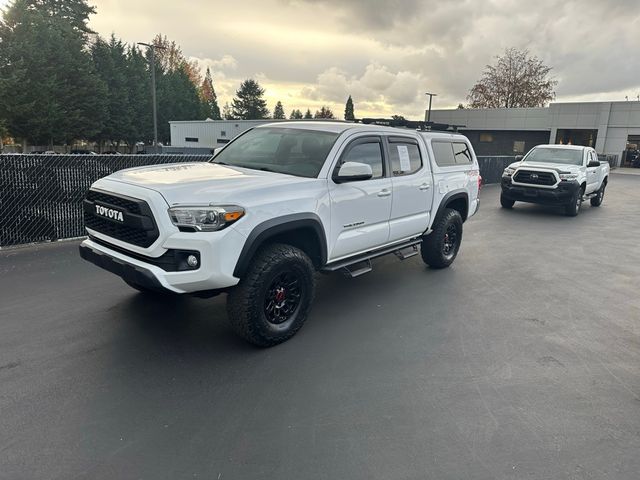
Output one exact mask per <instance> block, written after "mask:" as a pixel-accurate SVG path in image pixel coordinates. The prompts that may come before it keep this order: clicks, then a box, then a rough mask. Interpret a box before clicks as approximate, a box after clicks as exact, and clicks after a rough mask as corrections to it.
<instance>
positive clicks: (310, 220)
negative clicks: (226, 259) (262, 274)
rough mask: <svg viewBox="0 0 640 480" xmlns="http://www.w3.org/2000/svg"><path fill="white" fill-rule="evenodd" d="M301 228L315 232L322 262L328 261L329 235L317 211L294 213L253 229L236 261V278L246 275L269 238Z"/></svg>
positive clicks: (234, 274) (322, 263) (234, 272)
mask: <svg viewBox="0 0 640 480" xmlns="http://www.w3.org/2000/svg"><path fill="white" fill-rule="evenodd" d="M301 228H304V229H311V230H312V231H313V232H314V233H315V235H316V237H317V240H318V244H319V246H320V259H319V260H320V264H321V265H324V264H325V263H327V237H326V235H325V233H324V227H323V226H322V221H321V220H320V217H318V215H316V214H315V213H293V214H290V215H284V216H282V217H278V218H273V219H271V220H266V221H264V222H262V223H260V224H258V225H257V226H256V227H255V228H254V229H253V230H252V231H251V233H250V234H249V236H248V237H247V240H246V242H244V246H243V247H242V251H241V252H240V257H239V258H238V262H237V263H236V268H235V269H234V271H233V276H234V277H236V278H242V277H243V276H244V274H245V273H246V272H247V270H248V268H249V265H250V262H251V259H252V258H253V256H254V255H255V253H256V252H257V251H258V249H259V248H260V246H261V245H262V244H264V242H265V241H267V240H269V238H271V237H273V236H275V235H279V234H281V233H286V232H288V231H292V230H299V229H301Z"/></svg>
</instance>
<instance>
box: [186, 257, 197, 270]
mask: <svg viewBox="0 0 640 480" xmlns="http://www.w3.org/2000/svg"><path fill="white" fill-rule="evenodd" d="M187 265H189V266H190V267H192V268H193V267H197V266H198V257H196V256H195V255H189V256H188V257H187Z"/></svg>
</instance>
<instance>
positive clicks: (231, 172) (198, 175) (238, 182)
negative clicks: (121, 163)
mask: <svg viewBox="0 0 640 480" xmlns="http://www.w3.org/2000/svg"><path fill="white" fill-rule="evenodd" d="M106 178H107V179H108V180H112V181H116V182H122V183H127V184H130V185H136V186H140V187H144V188H149V189H151V190H155V191H157V192H159V193H160V194H161V195H162V196H163V197H164V199H165V200H166V201H167V203H168V204H169V205H178V204H183V205H184V204H186V203H191V204H209V203H214V202H231V201H233V199H234V198H242V197H243V193H244V192H246V191H251V193H256V192H257V191H259V190H261V189H262V188H269V189H273V187H274V186H275V187H277V186H279V185H283V186H284V185H287V186H291V185H292V184H296V183H306V182H310V181H313V180H315V179H311V178H304V177H296V176H292V175H285V174H282V173H273V172H263V171H260V170H252V169H248V168H240V167H231V166H226V165H219V164H215V163H208V162H196V163H171V164H165V165H153V166H149V167H138V168H129V169H126V170H120V171H119V172H116V173H113V174H111V175H109V176H108V177H106Z"/></svg>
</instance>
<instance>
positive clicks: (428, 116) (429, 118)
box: [424, 92, 438, 123]
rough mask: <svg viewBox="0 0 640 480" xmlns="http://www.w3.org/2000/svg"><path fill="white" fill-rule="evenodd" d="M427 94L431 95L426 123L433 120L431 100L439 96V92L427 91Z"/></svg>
mask: <svg viewBox="0 0 640 480" xmlns="http://www.w3.org/2000/svg"><path fill="white" fill-rule="evenodd" d="M425 95H429V110H427V114H426V115H425V119H424V121H425V123H428V122H430V121H431V100H433V97H437V96H438V94H437V93H429V92H427V93H425Z"/></svg>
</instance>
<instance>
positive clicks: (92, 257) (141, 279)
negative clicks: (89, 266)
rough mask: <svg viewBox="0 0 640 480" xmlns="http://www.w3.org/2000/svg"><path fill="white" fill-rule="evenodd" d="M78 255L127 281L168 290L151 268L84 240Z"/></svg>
mask: <svg viewBox="0 0 640 480" xmlns="http://www.w3.org/2000/svg"><path fill="white" fill-rule="evenodd" d="M80 256H81V257H82V258H83V259H85V260H86V261H88V262H91V263H93V264H94V265H97V266H98V267H100V268H104V269H105V270H107V271H109V272H111V273H115V274H116V275H118V276H119V277H121V278H122V279H123V280H126V281H127V282H131V283H135V284H137V285H140V286H142V287H145V288H149V289H151V290H160V291H161V290H169V289H168V288H166V287H165V286H164V285H162V283H160V281H159V280H158V279H157V277H156V276H155V275H154V274H153V272H152V271H151V270H149V269H147V268H144V267H141V266H139V265H134V264H132V263H128V262H125V261H123V260H121V259H118V258H115V257H112V256H111V255H109V254H107V253H103V252H100V251H99V250H94V249H93V248H91V247H90V246H88V245H85V244H84V242H83V243H82V244H80Z"/></svg>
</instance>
